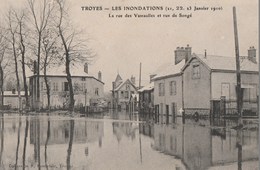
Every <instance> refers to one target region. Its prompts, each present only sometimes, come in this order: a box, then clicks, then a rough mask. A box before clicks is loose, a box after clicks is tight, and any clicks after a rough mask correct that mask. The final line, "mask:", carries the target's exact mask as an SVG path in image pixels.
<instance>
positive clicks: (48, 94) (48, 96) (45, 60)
mask: <svg viewBox="0 0 260 170" xmlns="http://www.w3.org/2000/svg"><path fill="white" fill-rule="evenodd" d="M47 59H48V55H47V54H46V56H45V59H44V82H45V86H46V94H47V102H48V104H47V108H48V111H50V103H51V102H50V86H49V84H48V78H47V68H46V67H47Z"/></svg>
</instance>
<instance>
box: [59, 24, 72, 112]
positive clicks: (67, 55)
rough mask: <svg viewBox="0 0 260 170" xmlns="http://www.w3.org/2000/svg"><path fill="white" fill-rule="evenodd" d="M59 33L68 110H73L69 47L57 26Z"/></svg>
mask: <svg viewBox="0 0 260 170" xmlns="http://www.w3.org/2000/svg"><path fill="white" fill-rule="evenodd" d="M59 33H60V37H61V40H62V44H63V46H64V50H65V58H66V60H65V62H66V63H65V67H66V68H65V69H66V74H67V77H66V78H67V81H68V85H69V96H70V98H69V99H70V100H69V111H70V112H71V111H73V110H74V103H75V100H74V92H73V86H72V80H71V74H70V55H69V49H68V47H67V44H66V41H65V38H64V36H63V32H62V30H61V28H60V27H59Z"/></svg>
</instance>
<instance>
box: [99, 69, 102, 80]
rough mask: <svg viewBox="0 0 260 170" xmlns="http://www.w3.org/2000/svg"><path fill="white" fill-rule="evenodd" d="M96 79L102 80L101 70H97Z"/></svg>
mask: <svg viewBox="0 0 260 170" xmlns="http://www.w3.org/2000/svg"><path fill="white" fill-rule="evenodd" d="M98 80H100V81H102V73H101V71H99V72H98Z"/></svg>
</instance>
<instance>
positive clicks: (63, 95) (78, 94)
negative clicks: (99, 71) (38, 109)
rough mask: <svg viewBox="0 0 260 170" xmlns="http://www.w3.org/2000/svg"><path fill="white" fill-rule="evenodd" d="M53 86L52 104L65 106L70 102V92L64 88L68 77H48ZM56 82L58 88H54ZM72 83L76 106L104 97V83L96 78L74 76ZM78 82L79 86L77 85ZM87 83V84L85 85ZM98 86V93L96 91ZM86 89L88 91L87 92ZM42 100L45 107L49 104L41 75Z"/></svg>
mask: <svg viewBox="0 0 260 170" xmlns="http://www.w3.org/2000/svg"><path fill="white" fill-rule="evenodd" d="M48 80H49V82H50V87H51V93H50V94H51V106H52V107H63V105H64V104H65V103H66V102H68V96H69V92H68V91H65V89H64V85H63V83H64V82H67V79H66V77H48ZM54 83H57V87H56V90H54ZM72 84H73V87H74V99H75V106H79V105H83V106H84V105H85V100H86V105H89V103H90V100H91V99H98V98H103V97H104V84H103V83H101V82H99V81H98V80H96V79H94V78H87V77H85V80H84V78H83V79H82V77H72ZM75 84H77V87H78V88H76V87H75ZM84 84H85V85H84ZM96 88H98V94H97V93H96ZM85 90H86V91H87V93H86V94H85ZM40 91H41V93H40V100H41V105H42V106H43V107H46V106H47V94H46V88H45V82H44V78H43V77H40Z"/></svg>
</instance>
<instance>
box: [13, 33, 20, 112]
mask: <svg viewBox="0 0 260 170" xmlns="http://www.w3.org/2000/svg"><path fill="white" fill-rule="evenodd" d="M12 36H13V37H12V46H13V53H14V63H15V75H16V81H17V84H16V85H17V91H18V111H19V112H20V109H21V94H20V80H19V74H18V64H17V55H16V49H15V38H14V33H13V35H12Z"/></svg>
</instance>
